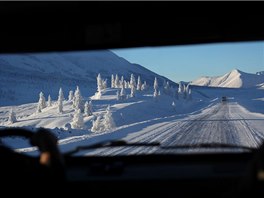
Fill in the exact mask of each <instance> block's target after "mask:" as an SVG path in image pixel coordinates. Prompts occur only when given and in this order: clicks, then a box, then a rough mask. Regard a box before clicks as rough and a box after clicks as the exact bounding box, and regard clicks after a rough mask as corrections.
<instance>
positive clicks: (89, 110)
mask: <svg viewBox="0 0 264 198" xmlns="http://www.w3.org/2000/svg"><path fill="white" fill-rule="evenodd" d="M92 114H93V113H92V108H91V107H90V103H89V102H88V101H86V102H85V104H84V115H86V116H91V115H92Z"/></svg>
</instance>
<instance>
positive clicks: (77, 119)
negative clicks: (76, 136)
mask: <svg viewBox="0 0 264 198" xmlns="http://www.w3.org/2000/svg"><path fill="white" fill-rule="evenodd" d="M71 126H72V128H73V129H82V128H83V127H84V122H83V115H82V113H81V109H78V110H77V111H75V114H74V116H73V120H72V123H71Z"/></svg>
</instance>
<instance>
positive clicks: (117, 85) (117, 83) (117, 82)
mask: <svg viewBox="0 0 264 198" xmlns="http://www.w3.org/2000/svg"><path fill="white" fill-rule="evenodd" d="M115 88H119V77H118V74H116V76H115Z"/></svg>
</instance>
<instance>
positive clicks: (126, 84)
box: [124, 81, 129, 89]
mask: <svg viewBox="0 0 264 198" xmlns="http://www.w3.org/2000/svg"><path fill="white" fill-rule="evenodd" d="M124 85H125V89H128V88H129V83H128V82H127V81H124Z"/></svg>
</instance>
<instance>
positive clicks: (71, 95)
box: [68, 90, 73, 101]
mask: <svg viewBox="0 0 264 198" xmlns="http://www.w3.org/2000/svg"><path fill="white" fill-rule="evenodd" d="M72 100H73V91H72V90H70V91H69V96H68V101H72Z"/></svg>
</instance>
